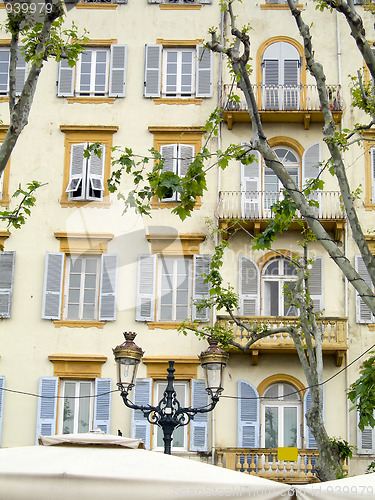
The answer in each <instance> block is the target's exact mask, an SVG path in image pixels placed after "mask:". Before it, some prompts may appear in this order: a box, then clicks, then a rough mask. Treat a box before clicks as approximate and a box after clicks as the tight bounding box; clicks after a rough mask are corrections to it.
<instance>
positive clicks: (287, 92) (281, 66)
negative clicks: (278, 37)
mask: <svg viewBox="0 0 375 500" xmlns="http://www.w3.org/2000/svg"><path fill="white" fill-rule="evenodd" d="M300 67H301V62H300V55H299V53H298V50H297V49H296V47H294V46H293V45H292V44H290V43H287V42H276V43H273V44H271V45H269V46H268V47H267V48H266V50H265V51H264V54H263V63H262V74H263V86H262V94H263V97H262V102H263V107H262V109H266V110H296V109H299V101H300V83H301V76H300Z"/></svg>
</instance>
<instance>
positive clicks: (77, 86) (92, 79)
mask: <svg viewBox="0 0 375 500" xmlns="http://www.w3.org/2000/svg"><path fill="white" fill-rule="evenodd" d="M89 53H90V54H91V60H90V83H89V87H90V90H89V91H88V92H87V91H82V90H81V88H82V81H81V79H82V75H83V74H88V73H82V65H83V64H88V63H87V62H82V56H84V55H85V54H89ZM99 53H104V54H105V58H106V60H105V84H104V88H105V90H104V92H96V91H95V86H96V77H97V73H96V66H97V64H98V61H97V57H98V54H99ZM110 59H111V53H110V47H105V46H103V47H91V46H86V47H85V50H84V51H83V52H82V53H81V54H80V55H79V58H78V61H77V73H76V78H75V85H74V87H75V95H76V96H77V97H109V96H108V92H109V76H110V71H109V67H110Z"/></svg>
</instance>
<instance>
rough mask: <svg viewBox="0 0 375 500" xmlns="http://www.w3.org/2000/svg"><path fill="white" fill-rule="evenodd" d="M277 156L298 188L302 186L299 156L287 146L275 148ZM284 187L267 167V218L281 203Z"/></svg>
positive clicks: (265, 177) (265, 179)
mask: <svg viewBox="0 0 375 500" xmlns="http://www.w3.org/2000/svg"><path fill="white" fill-rule="evenodd" d="M273 150H274V152H275V153H276V156H277V157H278V159H279V160H280V162H281V163H282V164H283V165H284V167H285V169H286V171H287V172H288V173H289V175H290V176H291V178H292V179H293V181H294V182H295V183H296V185H297V186H299V185H300V177H301V175H300V172H301V162H300V158H299V156H298V154H297V153H296V152H295V151H294V150H293V149H292V148H289V147H287V146H277V147H275V148H273ZM283 189H284V188H283V185H282V184H281V182H280V180H279V179H278V177H277V176H276V174H275V173H274V171H273V170H272V169H270V168H268V167H266V166H265V168H264V203H263V206H264V211H265V215H266V216H268V217H269V216H270V215H271V207H272V205H273V204H274V203H275V202H277V201H279V199H280V192H281V191H282V190H283Z"/></svg>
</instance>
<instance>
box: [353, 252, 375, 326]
mask: <svg viewBox="0 0 375 500" xmlns="http://www.w3.org/2000/svg"><path fill="white" fill-rule="evenodd" d="M354 266H355V270H356V271H357V273H358V274H359V276H360V277H361V278H362V279H363V280H364V281H365V283H366V284H367V285H368V286H369V287H370V288H371V290H372V291H374V287H373V285H372V281H371V278H370V275H369V272H368V271H367V268H366V266H365V263H364V261H363V259H362V257H361V256H360V255H356V256H355V257H354ZM355 293H356V318H357V323H373V322H374V315H373V314H372V313H371V310H370V308H369V307H368V305H367V304H365V303H364V301H363V300H362V298H361V297H360V295H359V294H358V292H357V291H356V292H355Z"/></svg>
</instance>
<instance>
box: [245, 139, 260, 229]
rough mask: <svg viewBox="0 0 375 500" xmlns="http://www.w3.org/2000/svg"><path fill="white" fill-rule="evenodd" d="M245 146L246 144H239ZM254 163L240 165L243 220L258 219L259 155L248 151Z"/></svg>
mask: <svg viewBox="0 0 375 500" xmlns="http://www.w3.org/2000/svg"><path fill="white" fill-rule="evenodd" d="M241 145H242V146H246V144H241ZM246 149H247V150H248V153H249V154H251V155H254V161H253V162H252V163H250V164H249V165H245V164H244V163H241V217H242V218H243V219H254V218H255V219H258V218H260V196H261V195H260V192H261V174H260V172H261V171H260V168H261V164H262V161H261V155H260V153H259V151H255V150H250V151H249V148H248V147H247V148H246Z"/></svg>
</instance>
